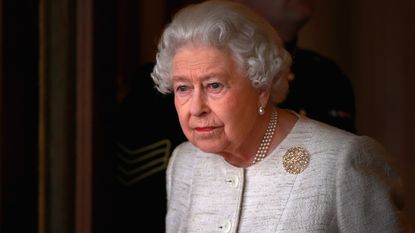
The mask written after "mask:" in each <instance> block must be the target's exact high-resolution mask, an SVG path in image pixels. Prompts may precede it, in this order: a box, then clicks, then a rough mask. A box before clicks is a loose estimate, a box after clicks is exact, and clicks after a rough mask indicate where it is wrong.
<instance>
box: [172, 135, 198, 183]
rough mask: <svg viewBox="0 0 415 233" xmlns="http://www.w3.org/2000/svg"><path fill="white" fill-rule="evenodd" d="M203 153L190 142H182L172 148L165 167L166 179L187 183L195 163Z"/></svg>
mask: <svg viewBox="0 0 415 233" xmlns="http://www.w3.org/2000/svg"><path fill="white" fill-rule="evenodd" d="M202 154H203V152H201V151H200V150H199V149H198V148H197V147H195V146H194V145H192V144H191V143H190V142H188V141H186V142H182V143H181V144H179V145H178V146H177V147H175V148H174V150H173V153H172V155H171V157H170V159H169V163H168V167H167V175H168V179H169V180H171V181H173V182H175V181H189V180H191V178H192V176H193V170H194V167H195V165H196V164H197V161H198V160H200V159H201V156H202Z"/></svg>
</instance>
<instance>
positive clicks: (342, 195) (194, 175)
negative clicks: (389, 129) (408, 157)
mask: <svg viewBox="0 0 415 233" xmlns="http://www.w3.org/2000/svg"><path fill="white" fill-rule="evenodd" d="M296 146H300V147H302V148H304V149H305V150H307V151H308V152H309V154H310V162H309V165H308V167H307V168H306V169H305V170H304V171H303V172H301V173H300V174H297V175H294V174H291V173H288V172H287V171H286V170H285V169H284V166H283V163H282V157H283V155H284V154H285V152H286V151H287V150H288V149H289V148H292V147H296ZM384 153H385V151H384V149H383V148H382V146H380V145H379V144H378V143H377V142H376V141H374V140H373V139H371V138H369V137H366V136H356V135H354V134H351V133H348V132H346V131H343V130H340V129H337V128H334V127H331V126H329V125H326V124H323V123H320V122H317V121H314V120H311V119H309V118H306V117H300V118H299V120H298V121H297V123H296V125H295V126H294V128H293V129H292V130H291V132H290V133H289V135H288V136H287V137H286V138H285V139H284V140H283V141H282V142H281V144H280V145H279V146H278V147H277V148H276V149H275V150H274V151H272V153H271V154H270V155H269V156H267V157H266V158H265V159H264V160H263V161H261V162H259V163H257V164H255V165H253V166H251V167H248V168H245V169H244V168H238V167H234V166H232V165H230V164H228V163H227V162H226V161H225V160H224V159H223V158H222V157H221V156H218V155H214V154H209V153H204V152H202V151H200V150H199V149H197V148H196V147H194V146H193V145H192V144H190V143H189V142H185V143H183V144H181V145H179V146H178V147H177V148H175V150H174V152H173V154H172V157H171V159H170V161H169V165H168V169H167V177H166V178H167V199H168V209H167V216H166V232H167V233H179V232H180V233H181V232H189V233H193V232H204V233H213V232H247V233H255V232H261V233H267V232H292V233H294V232H295V233H298V232H351V233H353V232H359V233H360V232H370V233H375V232H376V233H380V232H385V233H386V232H387V233H393V232H398V222H397V218H396V214H395V209H394V206H393V205H392V204H391V202H390V199H389V192H388V191H389V189H388V187H387V186H386V185H384V184H385V182H383V181H382V179H379V177H382V176H383V175H386V177H388V176H387V175H389V174H390V170H389V167H388V166H385V164H384V163H383V160H382V159H383V158H384V157H383V156H384ZM384 178H385V177H384Z"/></svg>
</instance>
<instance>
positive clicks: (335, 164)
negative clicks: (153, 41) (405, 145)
mask: <svg viewBox="0 0 415 233" xmlns="http://www.w3.org/2000/svg"><path fill="white" fill-rule="evenodd" d="M158 49H159V51H158V54H157V63H156V66H155V67H154V70H153V73H152V78H153V80H154V82H155V84H156V87H157V89H158V90H159V91H160V92H162V93H170V92H173V93H174V104H175V107H176V110H177V113H178V116H179V121H180V125H181V127H182V130H183V132H184V134H185V136H186V137H187V139H188V142H184V143H182V144H181V145H179V146H178V147H176V148H175V150H174V152H173V154H172V157H171V159H170V160H169V165H168V170H167V198H168V210H167V216H166V230H167V232H174V233H177V232H209V233H210V232H249V233H252V232H261V233H265V232H377V233H378V232H388V233H390V232H396V231H397V229H398V221H397V218H396V215H395V209H394V205H393V204H392V203H391V202H390V198H389V191H390V190H389V189H388V187H387V186H386V185H385V183H386V182H387V181H389V176H388V175H389V174H390V171H389V170H388V167H387V166H385V165H384V164H383V161H382V159H384V153H385V152H384V150H383V149H382V147H381V146H380V145H379V144H378V143H377V142H375V141H374V140H372V139H370V138H368V137H365V136H356V135H354V134H351V133H348V132H346V131H343V130H340V129H337V128H334V127H332V126H329V125H326V124H323V123H320V122H317V121H314V120H311V119H309V118H306V117H304V116H300V115H298V114H296V113H295V112H293V111H290V110H285V109H280V108H277V107H275V106H277V105H278V103H279V102H280V101H282V100H283V98H284V96H285V95H286V92H287V88H288V86H287V85H288V84H287V83H288V82H287V79H288V77H289V75H290V72H289V67H290V63H291V60H290V56H289V55H288V53H287V51H285V50H284V48H283V45H282V42H281V40H280V38H279V37H278V34H277V32H275V30H274V29H273V28H272V27H271V26H270V25H269V24H268V23H267V22H266V21H265V20H264V19H262V18H261V17H259V16H257V15H256V14H254V13H253V12H251V11H250V10H249V9H248V8H246V7H243V6H242V5H239V4H237V3H232V2H229V1H206V2H203V3H200V4H195V5H190V6H188V7H186V8H184V9H182V10H180V11H179V12H178V13H177V14H176V15H175V17H174V18H173V21H172V22H171V23H170V24H169V25H168V26H167V28H166V29H165V30H164V32H163V34H162V37H161V40H160V43H159V47H158ZM379 178H382V179H379Z"/></svg>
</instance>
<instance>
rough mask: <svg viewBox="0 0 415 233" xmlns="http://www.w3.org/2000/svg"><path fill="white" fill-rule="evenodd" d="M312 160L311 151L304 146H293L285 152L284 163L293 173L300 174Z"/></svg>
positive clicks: (287, 169)
mask: <svg viewBox="0 0 415 233" xmlns="http://www.w3.org/2000/svg"><path fill="white" fill-rule="evenodd" d="M309 161H310V155H309V153H308V152H307V151H306V150H305V149H304V148H302V147H292V148H290V149H288V150H287V152H285V155H284V157H283V159H282V165H283V166H284V168H285V170H286V171H287V172H289V173H291V174H299V173H301V172H303V171H304V169H306V168H307V166H308V163H309Z"/></svg>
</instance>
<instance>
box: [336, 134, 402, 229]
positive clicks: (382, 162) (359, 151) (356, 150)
mask: <svg viewBox="0 0 415 233" xmlns="http://www.w3.org/2000/svg"><path fill="white" fill-rule="evenodd" d="M347 147H348V148H347V149H346V150H345V153H344V154H342V156H341V157H340V158H339V160H338V162H337V164H336V166H337V174H336V175H337V177H336V216H335V219H333V223H334V224H335V225H337V228H338V231H339V232H348V233H349V232H377V233H382V232H385V233H394V232H400V230H399V223H398V211H397V208H396V206H395V204H394V202H393V199H392V195H393V192H395V191H396V190H394V188H395V187H397V186H396V184H397V183H399V182H400V181H399V177H398V176H397V175H396V173H394V171H393V170H392V166H391V164H390V163H389V162H388V158H390V157H389V155H388V153H387V152H386V150H385V149H384V148H383V147H382V146H381V145H380V144H379V143H378V142H376V141H375V140H373V139H371V138H369V137H366V136H361V137H357V139H356V140H354V141H353V142H352V143H351V145H350V146H347Z"/></svg>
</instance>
